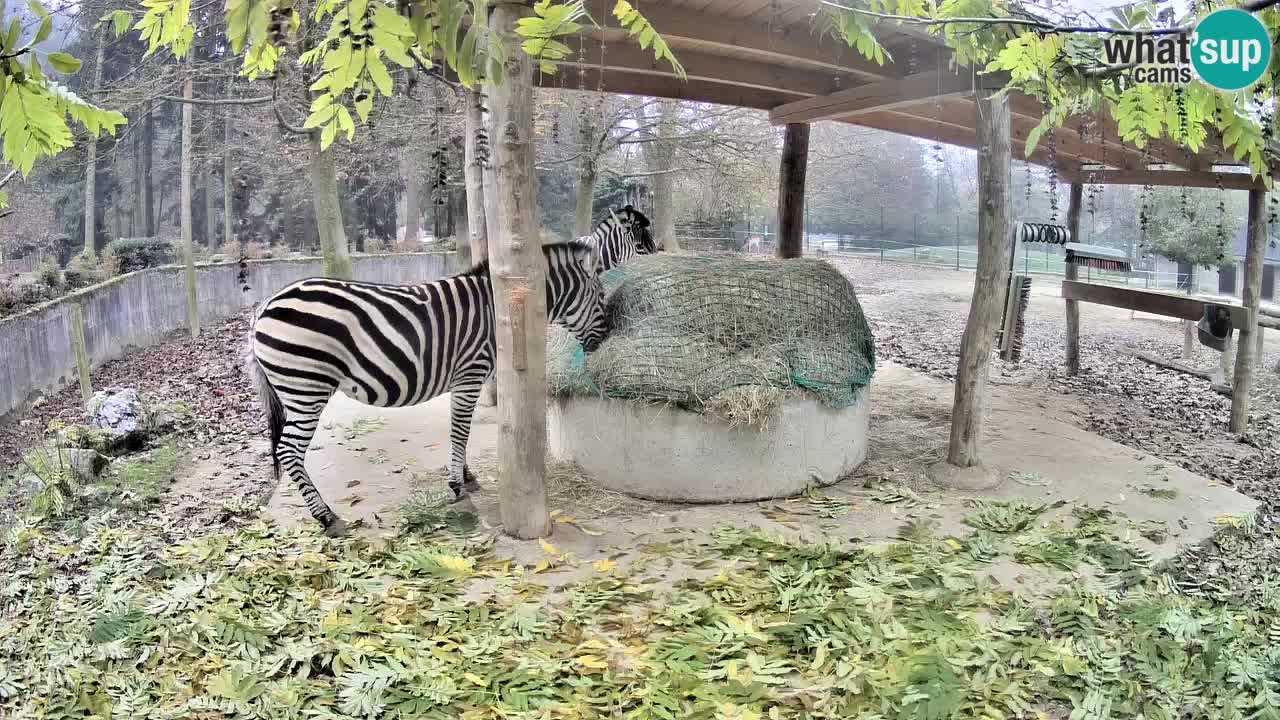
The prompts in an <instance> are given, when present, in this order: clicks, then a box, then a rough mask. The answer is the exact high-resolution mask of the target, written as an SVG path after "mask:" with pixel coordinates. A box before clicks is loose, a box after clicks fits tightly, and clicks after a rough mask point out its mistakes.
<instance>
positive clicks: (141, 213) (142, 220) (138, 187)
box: [129, 115, 147, 237]
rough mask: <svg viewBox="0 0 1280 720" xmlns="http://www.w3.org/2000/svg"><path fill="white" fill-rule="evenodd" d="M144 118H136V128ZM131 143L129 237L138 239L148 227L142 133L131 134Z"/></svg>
mask: <svg viewBox="0 0 1280 720" xmlns="http://www.w3.org/2000/svg"><path fill="white" fill-rule="evenodd" d="M141 119H142V116H141V115H139V116H138V117H136V118H134V127H135V128H137V127H139V125H140V124H141V123H140V122H139V121H140V120H141ZM129 135H130V138H129V139H130V142H131V143H132V144H133V161H132V163H130V164H131V165H132V168H131V170H132V174H133V178H132V180H130V182H129V187H130V191H131V192H130V195H131V196H132V197H131V199H132V201H133V202H132V205H131V206H130V208H129V237H138V235H139V234H140V233H142V232H143V229H144V228H145V227H146V225H147V221H146V205H145V204H143V200H142V193H143V187H144V186H145V181H144V180H143V178H142V133H141V132H133V131H131V132H130V133H129Z"/></svg>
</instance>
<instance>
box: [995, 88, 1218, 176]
mask: <svg viewBox="0 0 1280 720" xmlns="http://www.w3.org/2000/svg"><path fill="white" fill-rule="evenodd" d="M1010 108H1011V109H1012V110H1013V114H1014V115H1015V116H1017V117H1022V118H1027V119H1030V120H1033V121H1034V122H1036V123H1039V122H1040V119H1041V118H1042V117H1044V108H1043V107H1042V106H1041V104H1040V101H1039V100H1036V99H1035V98H1033V97H1030V96H1028V95H1023V94H1022V93H1013V94H1012V95H1010ZM1090 117H1092V118H1093V119H1095V120H1097V121H1098V123H1099V124H1100V128H1099V130H1100V131H1101V133H1102V136H1103V142H1102V144H1101V145H1099V147H1100V148H1102V147H1105V148H1106V151H1107V154H1108V156H1110V155H1111V154H1113V153H1125V152H1129V153H1138V154H1139V155H1141V154H1142V152H1143V151H1142V150H1138V149H1137V148H1134V147H1133V146H1132V145H1130V144H1128V143H1126V142H1125V141H1124V140H1121V139H1120V128H1119V127H1118V126H1117V125H1116V121H1115V119H1114V118H1112V117H1111V116H1110V115H1109V114H1107V113H1106V112H1102V113H1095V114H1093V115H1091V116H1090ZM1081 123H1082V118H1073V119H1072V120H1068V121H1067V123H1066V126H1067V127H1071V128H1072V129H1073V131H1074V132H1076V134H1077V135H1078V134H1079V128H1080V125H1081ZM1147 147H1148V150H1147V152H1148V153H1149V154H1150V156H1151V157H1152V158H1153V161H1160V162H1167V163H1169V164H1171V165H1177V166H1178V167H1182V168H1188V169H1193V170H1194V169H1200V168H1203V167H1210V166H1211V165H1213V164H1214V163H1221V162H1222V159H1221V158H1220V157H1219V154H1218V153H1216V152H1213V151H1211V150H1208V149H1206V150H1204V151H1202V152H1201V153H1199V154H1193V155H1192V156H1191V157H1190V159H1188V158H1187V155H1186V151H1185V150H1184V149H1183V148H1182V147H1181V146H1178V145H1176V144H1174V143H1171V142H1169V141H1167V140H1161V139H1158V138H1153V139H1151V140H1149V141H1148V142H1147ZM1098 162H1103V161H1102V160H1098ZM1107 164H1108V165H1114V164H1116V163H1112V162H1110V161H1107Z"/></svg>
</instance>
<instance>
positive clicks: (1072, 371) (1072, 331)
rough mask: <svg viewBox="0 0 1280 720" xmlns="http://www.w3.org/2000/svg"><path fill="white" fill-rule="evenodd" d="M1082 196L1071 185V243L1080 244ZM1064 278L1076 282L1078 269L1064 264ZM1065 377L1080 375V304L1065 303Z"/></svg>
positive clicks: (1080, 190)
mask: <svg viewBox="0 0 1280 720" xmlns="http://www.w3.org/2000/svg"><path fill="white" fill-rule="evenodd" d="M1083 196H1084V185H1081V184H1080V183H1071V199H1070V200H1068V201H1067V231H1068V232H1070V233H1071V242H1080V205H1081V201H1082V199H1083ZM1066 277H1067V279H1068V280H1076V279H1078V278H1079V277H1080V268H1078V267H1077V266H1075V265H1073V264H1072V263H1066ZM1066 353H1067V358H1066V366H1067V367H1066V371H1067V375H1079V374H1080V303H1078V302H1076V301H1075V300H1068V301H1067V346H1066Z"/></svg>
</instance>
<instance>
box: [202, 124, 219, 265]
mask: <svg viewBox="0 0 1280 720" xmlns="http://www.w3.org/2000/svg"><path fill="white" fill-rule="evenodd" d="M210 125H212V123H210ZM216 184H217V181H216V180H215V179H214V173H213V158H212V156H210V158H209V160H208V162H206V163H205V168H204V235H205V242H206V243H207V244H208V245H209V250H210V251H211V252H216V251H217V248H218V204H217V199H216V198H215V197H214V192H213V188H214V186H215V185H216Z"/></svg>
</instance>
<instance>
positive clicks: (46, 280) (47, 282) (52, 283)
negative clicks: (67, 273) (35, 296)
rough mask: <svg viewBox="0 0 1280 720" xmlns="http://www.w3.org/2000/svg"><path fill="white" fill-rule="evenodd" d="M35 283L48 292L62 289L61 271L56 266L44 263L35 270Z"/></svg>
mask: <svg viewBox="0 0 1280 720" xmlns="http://www.w3.org/2000/svg"><path fill="white" fill-rule="evenodd" d="M35 274H36V281H37V282H39V283H40V284H41V285H43V286H45V287H47V288H49V289H50V290H59V289H61V288H62V270H61V269H60V268H59V267H58V266H57V264H55V263H52V262H46V263H44V264H42V265H41V266H40V267H39V268H37V269H36V273H35Z"/></svg>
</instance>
